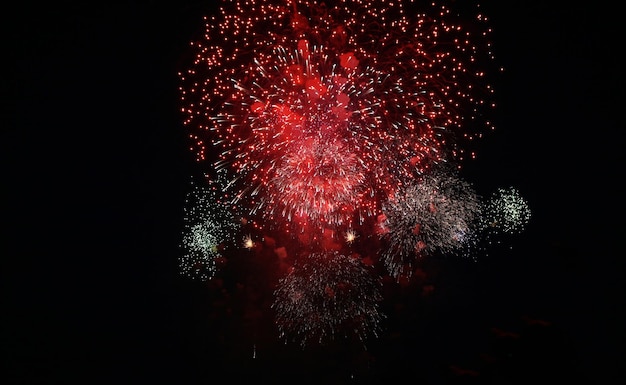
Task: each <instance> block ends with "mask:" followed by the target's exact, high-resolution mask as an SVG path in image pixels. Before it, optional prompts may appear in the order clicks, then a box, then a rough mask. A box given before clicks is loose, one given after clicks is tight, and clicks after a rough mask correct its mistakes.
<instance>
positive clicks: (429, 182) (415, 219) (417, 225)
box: [381, 172, 482, 278]
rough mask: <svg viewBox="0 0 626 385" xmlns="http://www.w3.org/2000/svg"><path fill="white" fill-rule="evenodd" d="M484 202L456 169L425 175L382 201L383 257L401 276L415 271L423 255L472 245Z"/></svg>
mask: <svg viewBox="0 0 626 385" xmlns="http://www.w3.org/2000/svg"><path fill="white" fill-rule="evenodd" d="M481 211H482V204H481V201H480V197H479V196H478V195H477V194H476V192H475V191H474V189H473V188H472V186H471V185H470V184H469V183H468V182H466V181H464V180H462V179H460V178H459V177H458V176H457V175H455V174H453V173H449V172H447V173H433V174H428V175H425V176H424V177H423V178H421V180H420V181H419V182H418V183H414V184H411V185H409V186H407V187H406V188H404V189H402V190H400V191H399V192H398V193H397V194H396V195H395V196H394V197H393V198H392V199H390V200H389V201H388V202H386V203H385V204H384V206H383V217H382V221H381V229H382V231H381V233H382V237H383V238H384V239H385V240H386V241H387V243H388V248H387V249H386V250H385V251H384V252H383V261H384V264H385V266H386V267H387V269H388V270H389V273H390V274H391V275H392V276H394V277H396V278H398V277H400V276H401V275H405V274H410V272H411V271H412V270H413V269H412V267H413V265H414V264H415V262H416V261H417V259H419V258H420V257H422V256H426V255H432V254H435V253H439V254H450V253H455V252H460V251H463V250H469V249H471V247H469V246H471V243H472V242H474V241H475V240H476V233H477V230H478V229H479V223H480V218H481Z"/></svg>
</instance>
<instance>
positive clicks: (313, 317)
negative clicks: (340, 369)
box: [272, 251, 383, 347]
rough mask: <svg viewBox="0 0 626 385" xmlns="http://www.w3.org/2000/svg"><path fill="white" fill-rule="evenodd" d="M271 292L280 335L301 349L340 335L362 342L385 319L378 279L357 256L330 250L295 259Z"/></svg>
mask: <svg viewBox="0 0 626 385" xmlns="http://www.w3.org/2000/svg"><path fill="white" fill-rule="evenodd" d="M274 294H275V296H274V302H273V304H272V308H273V309H274V311H275V313H276V318H275V322H276V325H277V326H278V329H279V332H280V336H281V338H283V339H284V340H285V341H286V342H295V343H298V344H300V345H301V346H302V347H305V346H309V345H312V344H322V345H323V344H326V343H329V342H331V341H333V340H335V339H344V338H345V339H348V340H353V341H357V342H360V343H365V341H366V340H367V338H368V337H371V336H376V335H377V332H378V330H379V323H380V321H381V320H382V318H383V315H382V314H381V313H379V311H378V306H379V302H380V301H381V300H382V294H381V292H380V281H378V280H376V279H375V277H374V274H373V273H372V271H370V270H369V268H368V267H367V266H365V265H364V264H363V263H362V262H361V261H360V259H358V258H353V257H350V256H345V255H342V254H340V253H338V252H334V251H329V252H322V253H312V254H310V255H308V256H307V257H305V258H302V259H298V260H297V261H296V263H295V264H294V266H293V269H292V270H291V271H290V272H289V273H288V274H287V275H286V276H285V277H283V278H281V279H280V281H279V283H278V285H277V288H276V290H275V293H274Z"/></svg>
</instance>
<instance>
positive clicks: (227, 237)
mask: <svg viewBox="0 0 626 385" xmlns="http://www.w3.org/2000/svg"><path fill="white" fill-rule="evenodd" d="M219 175H220V176H221V178H219V177H218V178H217V179H215V180H208V179H202V180H201V181H200V183H197V182H196V181H194V180H193V179H192V182H191V191H190V192H189V193H188V194H187V197H186V200H185V207H184V213H185V215H184V230H183V236H182V243H181V248H182V249H183V254H182V255H181V256H180V258H179V266H180V272H181V274H184V275H185V276H188V277H190V278H192V279H199V280H202V281H206V280H208V279H210V278H212V277H213V276H214V275H215V273H216V271H217V264H216V260H217V258H219V257H220V256H221V253H222V251H223V250H224V249H225V248H227V247H229V246H232V245H233V244H234V243H233V241H234V239H235V236H236V233H237V231H238V229H239V223H238V222H237V221H236V218H235V216H234V214H233V210H231V208H230V207H229V206H228V205H226V204H225V202H224V201H223V200H222V199H224V196H223V195H222V191H223V187H222V183H223V172H220V173H219Z"/></svg>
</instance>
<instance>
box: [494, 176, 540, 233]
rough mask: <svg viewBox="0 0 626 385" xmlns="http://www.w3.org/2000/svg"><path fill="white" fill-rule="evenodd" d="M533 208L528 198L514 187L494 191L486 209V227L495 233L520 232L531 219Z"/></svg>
mask: <svg viewBox="0 0 626 385" xmlns="http://www.w3.org/2000/svg"><path fill="white" fill-rule="evenodd" d="M530 217H531V210H530V206H529V205H528V202H527V201H526V199H524V198H523V197H522V196H521V194H520V192H519V191H518V190H517V189H516V188H514V187H509V188H503V187H500V188H498V189H496V191H494V192H493V193H492V194H491V196H490V197H489V200H488V201H487V204H486V205H485V211H484V217H483V222H484V227H485V229H487V230H489V231H491V232H494V233H507V234H519V233H521V232H522V231H524V229H525V228H526V225H527V224H528V222H529V221H530Z"/></svg>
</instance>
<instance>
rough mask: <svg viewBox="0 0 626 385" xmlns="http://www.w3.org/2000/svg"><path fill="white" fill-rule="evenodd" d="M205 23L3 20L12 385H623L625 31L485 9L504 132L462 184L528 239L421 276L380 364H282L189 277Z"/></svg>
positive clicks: (113, 17) (177, 19)
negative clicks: (192, 61) (544, 383)
mask: <svg viewBox="0 0 626 385" xmlns="http://www.w3.org/2000/svg"><path fill="white" fill-rule="evenodd" d="M209 3H210V2H209V1H207V2H206V3H205V2H200V1H164V2H157V1H154V2H152V1H146V2H138V1H126V2H115V4H113V3H110V2H102V3H98V4H97V5H85V3H84V2H65V3H63V4H56V3H54V4H53V3H50V4H43V5H42V4H39V3H35V2H29V1H25V2H21V3H20V4H19V5H18V4H13V8H12V10H11V11H10V12H5V13H4V19H5V20H4V22H3V29H4V32H3V34H2V35H3V37H4V39H5V42H4V44H3V51H4V54H5V55H4V57H5V58H8V59H9V67H8V69H7V70H5V72H4V73H5V76H4V78H3V80H2V85H3V87H2V92H3V95H4V97H3V102H4V107H5V108H4V109H5V111H6V112H5V114H4V116H5V120H4V124H3V129H2V130H1V131H2V140H1V144H2V146H3V149H2V154H3V156H5V158H4V159H5V160H4V162H3V163H4V165H5V171H4V173H3V174H4V175H3V178H2V180H3V186H4V187H3V196H4V198H3V203H4V205H3V211H2V212H3V214H2V217H3V219H4V222H5V225H4V229H5V230H4V235H3V239H4V241H3V242H2V246H3V251H2V253H1V255H2V269H1V272H2V279H1V284H2V312H3V324H4V326H3V328H2V340H1V343H2V349H3V350H4V353H3V356H4V357H5V358H4V360H3V361H4V362H3V364H4V365H5V367H6V369H5V370H3V377H4V378H5V379H6V380H4V381H3V383H4V384H74V383H81V384H121V383H122V384H126V383H128V384H131V383H133V384H135V383H136V384H172V385H173V384H176V385H179V384H180V385H182V384H206V383H210V382H212V381H215V382H217V381H220V382H221V381H229V379H233V380H234V379H239V380H250V381H262V380H263V381H265V380H267V381H268V382H269V383H274V384H278V383H302V384H383V383H385V384H387V383H393V382H394V381H396V380H397V381H401V380H402V381H406V382H405V383H408V384H412V383H414V384H429V385H430V384H462V383H463V384H469V383H472V384H474V383H476V384H478V383H480V384H484V383H489V384H518V383H519V384H522V383H524V384H526V383H529V382H531V381H537V380H540V379H547V380H554V381H562V382H565V381H572V380H575V379H582V381H583V382H582V383H593V384H596V383H597V384H613V383H621V381H624V380H625V379H626V377H625V375H624V374H625V373H624V362H626V361H625V359H626V355H625V349H624V346H625V343H626V338H625V334H626V333H625V330H624V324H625V323H624V321H625V319H624V316H623V313H624V311H625V310H626V309H625V308H624V304H625V303H626V302H625V298H624V293H625V292H626V288H625V287H624V278H625V276H624V262H623V259H624V258H623V257H624V255H626V254H624V250H623V248H622V243H623V242H622V238H623V234H624V230H625V229H624V224H623V217H624V209H623V198H624V187H623V180H624V172H623V167H622V166H623V161H624V139H623V132H622V131H623V130H624V129H625V128H626V127H625V124H624V123H625V119H624V116H625V115H624V112H623V102H624V98H623V95H624V89H626V88H625V87H626V84H625V83H624V77H623V72H622V67H623V62H622V61H621V60H620V59H619V57H620V56H621V52H620V49H621V48H622V46H623V31H622V28H621V24H620V23H623V20H621V18H622V16H619V15H618V11H617V9H615V8H612V6H608V5H604V3H606V4H609V2H606V1H594V2H590V4H573V3H569V2H560V1H558V2H550V5H547V4H544V2H543V1H506V2H498V1H488V2H484V4H485V10H486V13H487V14H488V15H489V16H490V17H491V23H492V25H493V28H494V32H493V40H494V51H495V55H496V60H497V61H498V63H499V64H501V65H502V66H503V67H504V68H505V71H504V73H503V74H502V76H501V78H500V79H499V80H498V82H497V83H496V84H495V86H496V91H497V95H498V96H497V98H496V99H497V101H498V103H499V106H498V108H497V110H496V113H495V121H496V127H497V128H496V130H495V131H494V132H492V133H488V134H487V135H486V136H485V137H484V138H483V139H481V140H480V142H479V144H478V149H477V155H478V156H477V159H476V160H473V161H469V162H468V163H466V164H465V165H464V167H465V168H464V172H465V174H464V175H465V176H466V177H467V179H468V180H470V181H471V182H472V183H474V185H475V187H476V189H477V191H478V192H479V193H481V194H484V195H487V194H488V193H489V192H491V191H493V189H495V188H496V187H508V186H514V187H515V188H517V189H518V190H519V192H520V193H521V194H522V196H523V197H525V198H526V199H527V200H528V203H529V205H530V207H531V210H532V218H531V220H530V222H529V224H528V226H527V228H526V231H525V232H524V233H523V234H520V235H518V236H513V237H511V238H510V239H507V240H506V243H505V244H504V245H501V246H494V247H493V248H492V249H491V250H490V252H489V253H488V254H487V255H485V256H484V258H482V259H479V260H478V262H476V263H474V262H470V261H463V260H455V259H454V258H447V259H446V258H444V259H441V260H434V261H427V262H425V265H424V270H425V271H426V273H427V277H426V278H425V279H426V281H427V284H429V285H432V286H433V287H434V288H435V290H434V292H433V293H432V295H429V296H420V295H419V293H417V292H413V291H411V290H404V291H402V290H400V291H399V292H398V293H397V295H396V296H394V297H393V298H392V299H391V300H389V301H388V302H386V303H385V304H384V306H385V307H384V308H385V310H388V319H387V320H386V321H385V322H384V325H383V326H384V328H385V330H384V331H383V332H382V333H381V336H380V338H379V339H376V340H373V341H371V345H368V350H367V351H362V350H361V349H360V347H358V346H350V345H341V344H337V346H329V347H327V348H326V349H322V348H319V349H311V350H307V351H302V350H299V348H297V347H295V348H294V347H290V346H284V345H283V344H282V343H279V342H276V341H275V336H274V335H273V333H274V332H275V331H274V329H273V328H272V325H271V322H268V320H267V319H261V320H260V321H250V320H249V319H243V318H242V317H239V316H238V314H239V313H238V311H237V309H238V308H239V307H241V306H244V307H245V301H246V298H243V299H241V300H242V301H243V302H244V303H243V304H242V303H241V302H240V303H237V302H236V301H234V300H233V301H232V302H230V303H228V304H224V298H223V293H222V292H220V290H219V288H216V287H215V286H212V285H207V284H201V283H196V282H190V281H189V280H187V279H185V278H184V277H182V276H181V275H180V274H179V269H178V261H177V258H178V256H179V255H180V252H181V251H180V249H179V244H180V237H181V230H182V226H183V203H184V198H185V193H186V192H187V189H188V181H189V176H190V174H191V173H192V170H194V165H195V163H194V160H193V154H192V153H191V152H190V151H188V146H189V143H188V142H187V134H186V132H185V129H184V128H183V126H182V117H181V115H180V113H179V107H180V102H179V91H178V86H179V84H178V76H177V73H178V71H181V70H183V69H184V68H185V67H184V66H185V63H186V60H188V59H189V54H190V53H189V49H188V45H189V41H190V40H192V39H195V38H196V37H198V36H199V34H201V33H202V32H203V22H202V16H204V15H206V14H209V13H210V12H212V11H213V9H214V8H215V5H212V4H209ZM565 4H566V5H565ZM233 263H235V262H233ZM255 268H257V267H254V266H250V267H248V268H247V269H252V270H253V271H256V270H254V269H255ZM233 270H234V268H231V269H230V270H228V271H227V274H236V272H235V273H234V272H233ZM262 270H263V267H262V266H261V267H258V271H262ZM229 272H230V273H229ZM229 308H230V310H231V311H233V312H234V313H231V314H230V315H228V313H227V311H228V309H229ZM255 344H256V357H255V356H254V352H255V351H254V348H253V347H254V345H255ZM223 375H226V376H227V377H226V379H224V378H223V377H222V376H223Z"/></svg>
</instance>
